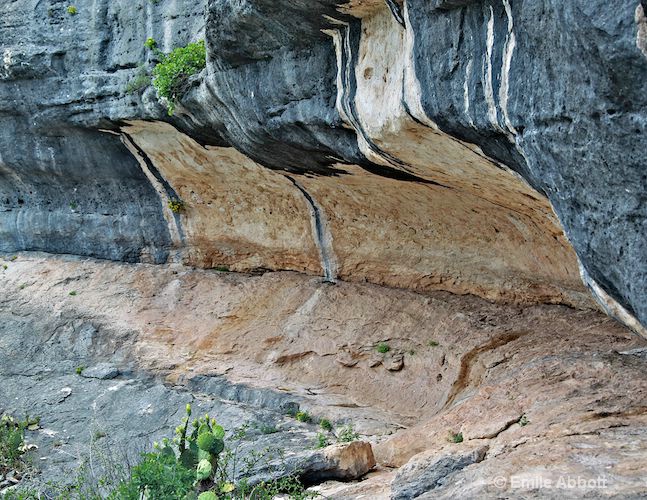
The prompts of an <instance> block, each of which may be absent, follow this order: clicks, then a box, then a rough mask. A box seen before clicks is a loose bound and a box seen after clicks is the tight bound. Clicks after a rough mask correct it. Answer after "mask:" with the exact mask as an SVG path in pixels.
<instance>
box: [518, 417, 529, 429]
mask: <svg viewBox="0 0 647 500" xmlns="http://www.w3.org/2000/svg"><path fill="white" fill-rule="evenodd" d="M529 423H530V420H528V417H526V416H525V415H521V418H519V422H518V424H519V425H520V426H521V427H525V426H526V425H528V424H529Z"/></svg>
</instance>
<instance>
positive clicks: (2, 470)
mask: <svg viewBox="0 0 647 500" xmlns="http://www.w3.org/2000/svg"><path fill="white" fill-rule="evenodd" d="M28 428H33V429H36V428H38V419H30V418H29V417H27V418H26V419H25V420H16V419H15V418H13V417H11V416H9V415H2V417H0V476H4V475H5V474H7V473H8V472H10V471H15V472H22V471H23V470H25V468H26V466H27V463H26V462H25V460H24V454H25V453H26V452H27V451H28V449H29V447H28V446H27V445H26V444H25V430H27V429H28Z"/></svg>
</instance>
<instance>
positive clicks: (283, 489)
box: [0, 405, 317, 500]
mask: <svg viewBox="0 0 647 500" xmlns="http://www.w3.org/2000/svg"><path fill="white" fill-rule="evenodd" d="M191 414H192V410H191V405H187V406H186V414H185V416H184V417H183V418H182V421H181V424H180V425H179V426H178V427H177V428H176V429H175V436H174V437H173V439H163V440H162V441H161V442H160V443H154V445H153V447H154V451H152V452H148V453H144V454H142V456H141V459H140V461H139V463H137V464H136V465H130V463H129V460H128V459H127V458H124V457H121V458H117V459H115V457H114V455H112V454H109V453H106V452H101V451H99V450H98V449H96V448H93V452H92V455H91V457H90V459H89V460H88V461H87V462H85V463H83V464H82V466H81V467H80V468H79V471H78V473H77V476H76V478H75V481H74V483H73V484H72V485H70V486H60V485H52V484H49V485H47V487H46V492H47V494H46V495H43V494H42V492H30V491H23V492H13V493H12V494H11V495H10V496H9V497H8V498H11V499H21V500H25V499H32V498H33V499H38V500H40V499H42V498H66V499H72V498H75V499H76V498H80V499H88V500H98V499H101V498H105V499H108V500H142V499H149V500H152V499H156V500H157V499H168V500H171V499H183V500H195V499H198V500H214V499H215V500H225V499H227V500H248V499H255V500H256V499H258V500H261V499H262V500H271V499H272V498H274V497H276V496H277V495H279V494H282V495H287V496H288V497H289V498H292V499H295V500H301V499H306V498H313V497H315V496H317V495H316V494H314V493H310V492H307V491H306V490H305V488H304V486H303V485H302V484H301V483H300V482H299V480H298V478H297V477H296V476H294V475H288V476H286V477H284V478H281V479H279V480H277V481H272V482H261V483H259V484H255V485H251V484H249V482H248V481H247V479H246V478H247V477H250V476H251V475H252V471H253V469H254V467H256V466H257V465H258V464H259V463H263V462H264V461H270V460H274V459H275V458H277V457H278V458H280V457H281V456H282V452H281V451H280V450H277V449H270V448H266V449H264V450H262V451H252V452H250V453H248V454H246V455H244V456H243V455H242V454H241V451H240V446H241V442H242V441H243V440H244V439H245V437H246V432H247V427H246V426H242V427H241V428H239V429H237V430H235V431H234V432H233V433H231V435H230V436H229V438H227V440H228V441H230V442H231V443H233V446H228V445H227V444H226V443H225V430H224V429H223V428H222V427H221V426H220V425H218V423H217V422H216V420H215V419H214V418H211V417H209V415H206V414H205V415H204V416H202V417H199V418H196V419H194V420H193V421H191ZM23 430H24V426H23V427H20V433H21V434H20V435H19V437H18V438H15V441H16V443H17V442H20V443H23V442H24V441H23V439H22V431H23ZM104 437H106V435H105V433H102V432H101V433H97V432H95V433H94V442H96V440H97V439H100V438H104ZM109 440H110V437H109V436H107V439H106V440H105V441H109ZM103 441H104V440H103V439H102V442H103ZM93 444H94V443H93ZM15 448H16V446H15V445H14V448H13V449H15ZM0 453H1V456H2V457H4V456H9V455H7V454H6V453H4V449H2V448H0ZM11 456H13V455H11ZM97 471H102V472H101V474H102V475H97ZM0 472H1V471H0ZM241 472H242V474H240V473H241ZM236 477H243V479H240V480H236V479H235V478H236Z"/></svg>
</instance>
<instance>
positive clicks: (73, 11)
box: [67, 5, 78, 16]
mask: <svg viewBox="0 0 647 500" xmlns="http://www.w3.org/2000/svg"><path fill="white" fill-rule="evenodd" d="M77 12H78V11H77V9H76V7H75V6H74V5H70V6H68V8H67V13H68V14H69V15H70V16H76V14H77Z"/></svg>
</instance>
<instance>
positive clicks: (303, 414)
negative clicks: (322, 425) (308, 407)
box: [294, 410, 312, 423]
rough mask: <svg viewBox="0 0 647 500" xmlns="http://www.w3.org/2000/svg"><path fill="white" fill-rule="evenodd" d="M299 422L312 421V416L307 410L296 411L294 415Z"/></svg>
mask: <svg viewBox="0 0 647 500" xmlns="http://www.w3.org/2000/svg"><path fill="white" fill-rule="evenodd" d="M294 418H296V419H297V420H298V421H299V422H304V423H309V422H312V417H311V416H310V414H309V413H308V412H307V411H303V410H302V411H298V412H297V414H296V415H295V416H294Z"/></svg>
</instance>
